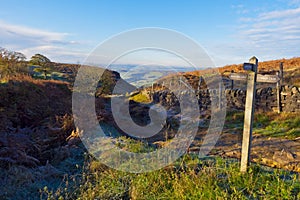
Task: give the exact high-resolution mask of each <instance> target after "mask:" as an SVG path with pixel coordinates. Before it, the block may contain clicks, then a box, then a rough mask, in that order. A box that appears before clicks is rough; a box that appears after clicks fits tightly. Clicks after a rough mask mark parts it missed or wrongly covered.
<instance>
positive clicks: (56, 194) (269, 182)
mask: <svg viewBox="0 0 300 200" xmlns="http://www.w3.org/2000/svg"><path fill="white" fill-rule="evenodd" d="M123 139H124V138H123ZM127 140H130V139H127ZM129 143H132V141H131V142H129ZM135 146H139V147H143V145H135ZM134 149H135V150H137V149H136V148H134ZM139 150H143V148H141V149H139ZM83 171H84V172H83V174H82V175H80V176H81V179H80V180H77V182H76V183H74V182H73V183H71V184H70V183H69V185H71V186H70V187H67V186H65V187H63V188H58V189H57V190H53V191H50V190H49V189H48V188H44V189H43V190H41V195H42V197H43V198H48V199H70V198H71V199H297V198H300V177H299V174H295V173H291V172H288V171H283V170H279V169H275V170H274V169H272V168H267V167H263V166H260V165H257V164H252V165H251V167H250V168H249V172H248V173H246V174H243V173H241V172H240V171H239V162H238V161H236V160H234V159H223V158H219V157H207V158H205V159H199V158H198V157H197V156H196V155H185V156H183V157H182V158H180V159H179V160H178V161H177V162H176V163H175V164H173V165H171V166H167V167H165V168H164V169H160V170H157V171H153V172H149V173H142V174H132V173H125V172H121V171H117V170H114V169H109V168H107V167H106V166H104V165H103V164H101V163H99V162H98V161H96V160H94V159H93V158H92V157H89V159H88V161H87V162H86V165H85V166H84V170H83Z"/></svg>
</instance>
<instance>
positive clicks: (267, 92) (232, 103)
mask: <svg viewBox="0 0 300 200" xmlns="http://www.w3.org/2000/svg"><path fill="white" fill-rule="evenodd" d="M299 91H300V90H299V88H298V87H295V86H282V87H281V95H280V97H281V107H282V111H283V112H300V92H299ZM187 93H189V91H182V92H181V93H180V95H186V94H187ZM210 94H214V95H210ZM218 94H219V90H199V91H198V92H196V95H197V98H198V103H199V107H200V110H208V109H210V106H211V103H212V102H213V103H218V98H219V95H218ZM225 94H226V99H227V109H231V110H243V109H244V108H245V101H246V91H245V90H243V89H226V90H225ZM180 95H179V97H176V96H175V95H174V94H173V93H170V92H169V91H168V90H162V91H156V92H154V94H152V99H153V101H154V102H155V103H158V102H159V103H161V104H162V105H163V106H167V107H173V106H179V101H178V98H180ZM211 97H213V98H216V99H215V100H216V101H214V100H212V99H211ZM218 104H219V103H218ZM223 104H224V102H221V106H224V105H223ZM217 106H219V105H217ZM255 109H256V110H260V111H277V109H278V107H277V90H276V88H271V87H266V88H260V89H257V90H256V102H255Z"/></svg>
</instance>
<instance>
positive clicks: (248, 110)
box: [241, 57, 258, 172]
mask: <svg viewBox="0 0 300 200" xmlns="http://www.w3.org/2000/svg"><path fill="white" fill-rule="evenodd" d="M246 65H247V66H248V65H251V66H252V68H251V69H249V68H246V69H247V70H249V72H248V75H247V96H246V105H245V118H244V129H243V143H242V158H241V172H246V171H247V167H248V165H249V160H250V150H251V140H252V123H253V117H254V103H255V93H256V78H257V66H258V60H257V58H256V57H252V58H251V59H250V60H249V63H245V64H244V66H246Z"/></svg>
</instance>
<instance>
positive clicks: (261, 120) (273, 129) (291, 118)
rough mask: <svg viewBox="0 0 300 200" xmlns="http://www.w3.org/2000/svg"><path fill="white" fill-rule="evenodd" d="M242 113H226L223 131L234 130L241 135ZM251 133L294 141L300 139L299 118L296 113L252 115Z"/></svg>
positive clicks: (259, 113) (258, 113)
mask: <svg viewBox="0 0 300 200" xmlns="http://www.w3.org/2000/svg"><path fill="white" fill-rule="evenodd" d="M243 124H244V112H243V111H235V112H228V113H227V116H226V121H225V126H224V128H225V129H234V130H238V131H240V132H241V133H242V131H243ZM253 132H254V133H256V134H261V135H265V136H269V137H282V138H288V139H295V138H298V137H300V116H299V115H297V114H296V113H280V114H278V113H275V112H268V113H261V112H257V113H255V115H254V121H253Z"/></svg>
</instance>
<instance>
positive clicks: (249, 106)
mask: <svg viewBox="0 0 300 200" xmlns="http://www.w3.org/2000/svg"><path fill="white" fill-rule="evenodd" d="M257 67H258V60H257V58H256V57H252V58H251V59H250V60H249V63H244V70H247V71H248V73H247V74H245V73H231V74H230V75H229V78H230V79H231V80H238V81H247V95H246V105H245V118H244V129H243V142H242V158H241V169H240V170H241V172H246V171H247V167H248V165H249V161H250V150H251V141H252V123H253V116H254V107H255V106H254V103H255V95H256V83H257V82H263V83H276V84H277V107H278V112H281V102H280V82H281V81H282V79H283V65H282V64H281V65H280V71H279V72H278V73H277V74H276V75H262V74H257ZM232 85H233V84H232Z"/></svg>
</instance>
